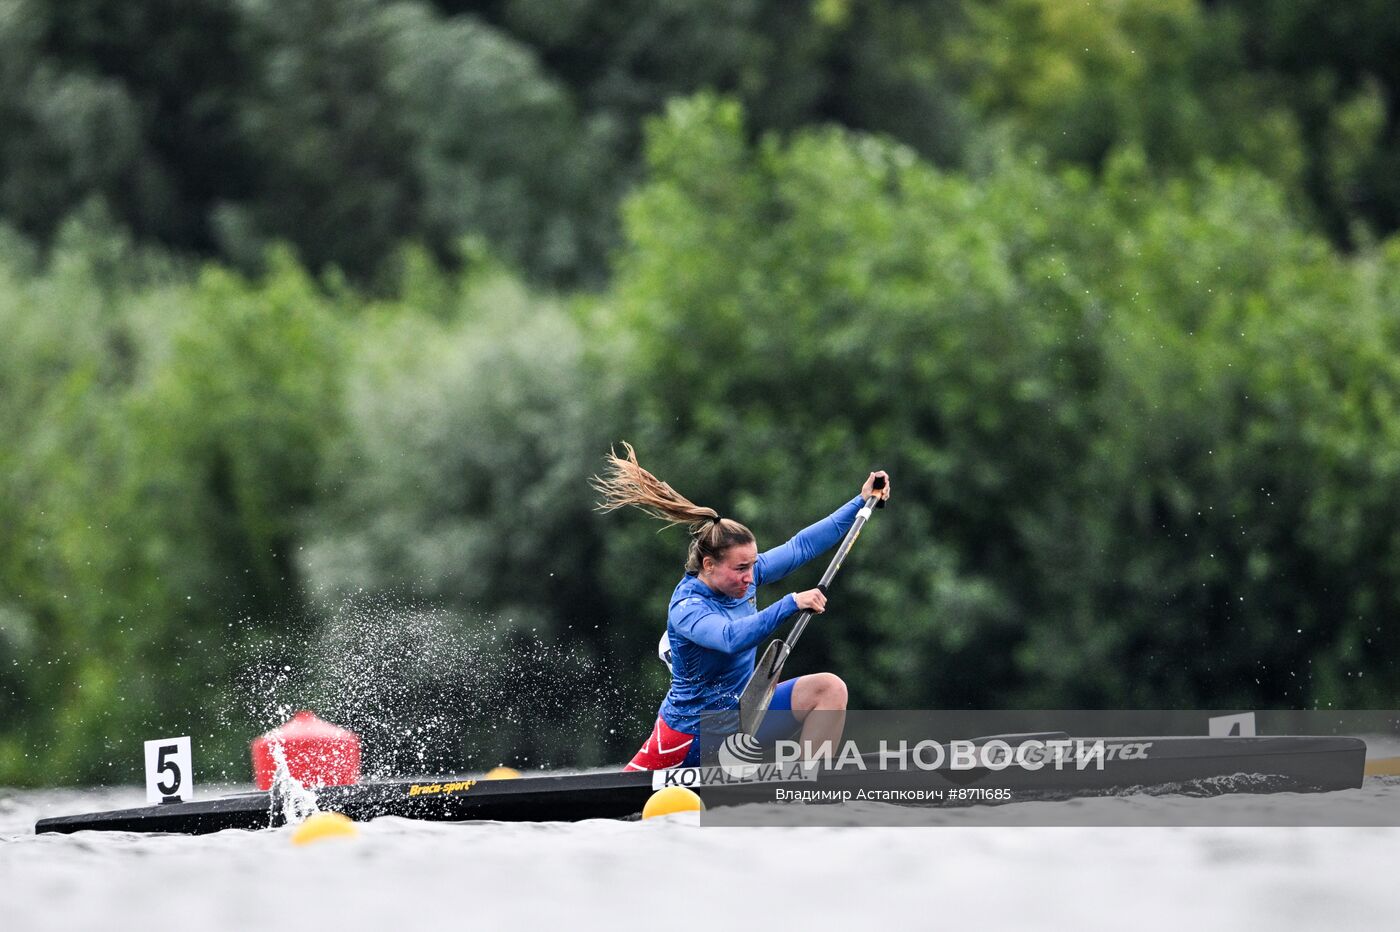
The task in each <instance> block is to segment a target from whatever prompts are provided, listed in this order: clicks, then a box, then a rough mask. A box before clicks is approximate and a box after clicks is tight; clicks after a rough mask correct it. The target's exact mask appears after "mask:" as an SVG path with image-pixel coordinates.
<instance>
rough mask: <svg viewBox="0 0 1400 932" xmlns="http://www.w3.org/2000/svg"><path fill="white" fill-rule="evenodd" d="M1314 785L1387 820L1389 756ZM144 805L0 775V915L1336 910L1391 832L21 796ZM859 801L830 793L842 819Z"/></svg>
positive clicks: (927, 917)
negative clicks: (172, 803) (223, 811)
mask: <svg viewBox="0 0 1400 932" xmlns="http://www.w3.org/2000/svg"><path fill="white" fill-rule="evenodd" d="M214 792H216V791H215V790H213V789H211V790H209V791H208V793H207V794H202V795H213V794H214ZM1325 795H1327V796H1330V797H1333V798H1334V799H1333V802H1341V803H1342V804H1343V805H1345V806H1348V807H1351V808H1352V809H1353V810H1354V809H1355V808H1356V807H1372V808H1373V809H1374V811H1375V812H1376V814H1377V820H1378V821H1391V822H1394V821H1397V820H1396V819H1395V812H1396V809H1397V807H1400V778H1374V777H1372V778H1368V779H1367V781H1366V785H1365V786H1364V787H1363V788H1362V789H1359V790H1354V791H1348V792H1347V793H1342V794H1325ZM142 804H143V798H142V793H141V791H140V790H138V789H135V788H132V789H95V790H48V791H5V790H0V890H3V899H4V907H5V908H4V911H3V914H0V929H5V930H31V929H63V930H72V929H160V930H163V932H165V930H169V932H178V930H181V929H201V930H203V929H215V930H223V929H229V930H235V929H238V930H242V929H248V928H253V927H255V926H256V927H282V928H307V929H310V928H318V927H323V928H334V929H366V930H385V929H398V928H405V927H407V928H437V927H443V928H471V929H478V928H479V929H493V930H509V929H537V928H557V929H569V930H579V929H594V928H598V929H608V930H618V929H626V928H641V929H650V928H659V929H667V930H670V929H686V928H701V927H705V928H714V927H715V926H716V925H725V924H731V923H732V924H742V925H743V926H746V927H748V926H752V925H755V924H758V925H766V926H770V927H778V926H779V925H781V926H782V927H783V928H791V927H792V926H793V924H794V923H798V924H804V923H809V922H810V923H814V924H817V926H818V927H819V928H822V929H840V928H868V927H872V926H875V925H876V924H880V926H877V927H883V926H888V927H891V928H909V927H912V928H929V929H933V928H938V929H948V928H968V927H969V926H975V927H976V928H988V927H990V928H1005V927H1020V928H1025V927H1030V926H1036V927H1050V926H1051V925H1053V926H1055V927H1058V926H1060V925H1062V924H1063V925H1070V924H1072V925H1073V926H1074V927H1077V928H1085V929H1114V930H1119V932H1121V930H1124V929H1132V930H1138V929H1172V930H1179V929H1180V928H1182V927H1183V925H1185V926H1186V927H1188V928H1189V927H1190V926H1191V925H1198V926H1205V927H1211V928H1216V927H1225V926H1227V925H1238V926H1240V927H1243V928H1270V929H1276V928H1286V929H1293V928H1319V929H1321V928H1333V927H1353V928H1354V927H1356V925H1357V924H1359V923H1363V922H1375V923H1377V924H1379V923H1382V922H1386V923H1388V922H1389V921H1390V920H1391V919H1392V917H1393V915H1394V906H1395V902H1396V893H1395V889H1394V873H1393V871H1394V867H1393V858H1394V852H1395V851H1396V848H1397V844H1400V829H1397V828H1379V827H1377V828H1364V827H1363V828H1302V827H1284V828H1222V827H1193V828H1144V827H1137V828H1126V827H1118V828H1085V827H1054V828H1044V827H1026V826H1015V825H1000V826H994V827H988V826H980V825H972V824H970V823H969V822H968V820H969V819H970V818H971V817H970V816H969V815H968V814H967V813H962V814H959V813H950V814H949V816H948V818H947V819H946V820H944V821H943V824H941V825H940V826H938V827H929V828H870V827H800V828H793V827H784V828H777V827H769V828H722V827H712V826H704V827H702V826H700V825H699V824H698V819H697V818H696V817H695V816H694V814H691V813H687V814H682V815H677V816H670V817H667V818H663V819H653V820H649V821H646V822H640V821H635V822H620V821H602V820H595V821H587V822H580V823H525V824H511V823H492V822H482V823H456V824H453V823H423V822H413V821H409V820H405V819H398V818H382V819H377V820H375V821H372V822H369V823H366V824H364V825H362V826H361V827H360V835H359V837H356V838H351V839H334V840H328V841H324V842H321V843H319V844H315V845H309V846H296V845H293V844H291V842H290V836H291V832H292V831H293V830H292V829H290V828H279V829H270V830H264V831H258V832H246V831H225V832H220V833H218V834H215V835H208V836H201V837H187V836H175V835H136V834H127V833H98V832H82V833H78V834H75V835H41V836H36V835H34V834H33V827H34V822H35V820H36V819H38V818H41V817H43V816H49V815H62V814H70V813H76V812H87V811H97V810H102V809H112V808H123V807H127V806H137V805H142ZM1300 804H1301V805H1307V804H1308V798H1307V797H1300V796H1298V795H1296V794H1278V795H1276V796H1253V797H1238V798H1224V797H1221V798H1214V799H1206V800H1202V799H1190V798H1174V797H1155V798H1150V799H1136V798H1130V799H1123V798H1104V799H1090V800H1077V801H1072V802H1062V803H1034V802H1029V803H1021V804H1013V805H1011V806H1005V807H999V808H1001V809H1002V810H1003V812H1004V813H1006V814H1009V815H1008V817H1009V818H1011V819H1012V820H1013V821H1014V817H1015V812H1016V811H1017V810H1018V809H1023V810H1024V809H1025V807H1035V806H1041V807H1044V806H1077V807H1081V808H1082V807H1115V806H1117V807H1124V806H1143V805H1146V806H1153V807H1158V808H1161V807H1168V809H1169V808H1170V807H1180V811H1181V812H1182V813H1183V814H1184V813H1186V812H1192V811H1199V807H1200V806H1202V805H1207V806H1212V805H1213V806H1224V807H1230V806H1251V807H1254V810H1253V811H1254V812H1256V813H1258V812H1260V811H1261V810H1260V808H1259V807H1264V808H1263V811H1265V812H1267V811H1268V810H1269V809H1270V808H1274V809H1277V810H1278V813H1279V815H1280V816H1281V817H1282V816H1283V815H1284V814H1285V812H1286V810H1287V809H1288V808H1289V807H1296V806H1298V805H1300ZM869 805H871V806H873V807H876V808H877V809H878V805H879V804H869ZM1025 811H1028V812H1029V811H1033V810H1025ZM1101 814H1105V815H1108V814H1109V813H1107V812H1105V813H1101ZM869 815H870V812H869V811H866V812H861V811H860V810H857V809H853V810H852V818H853V821H854V820H856V819H865V818H866V817H868V816H869ZM1034 818H1037V819H1038V818H1041V816H1035V817H1034ZM895 923H898V925H897V926H896V925H894V924H895Z"/></svg>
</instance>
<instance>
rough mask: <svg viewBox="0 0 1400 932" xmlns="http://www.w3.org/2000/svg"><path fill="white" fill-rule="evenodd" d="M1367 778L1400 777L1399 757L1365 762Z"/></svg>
mask: <svg viewBox="0 0 1400 932" xmlns="http://www.w3.org/2000/svg"><path fill="white" fill-rule="evenodd" d="M1366 776H1368V777H1400V757H1381V758H1377V759H1376V760H1368V761H1367V762H1366Z"/></svg>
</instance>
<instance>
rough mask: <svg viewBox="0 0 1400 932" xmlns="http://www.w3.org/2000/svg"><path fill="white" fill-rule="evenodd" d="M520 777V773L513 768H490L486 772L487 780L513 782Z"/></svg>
mask: <svg viewBox="0 0 1400 932" xmlns="http://www.w3.org/2000/svg"><path fill="white" fill-rule="evenodd" d="M519 777H520V771H518V770H516V769H515V768H514V767H492V768H491V769H490V770H488V771H487V772H486V779H487V780H515V779H518V778H519Z"/></svg>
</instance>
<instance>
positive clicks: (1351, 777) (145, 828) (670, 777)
mask: <svg viewBox="0 0 1400 932" xmlns="http://www.w3.org/2000/svg"><path fill="white" fill-rule="evenodd" d="M1079 740H1083V741H1085V742H1091V743H1092V742H1093V741H1095V740H1102V741H1103V742H1104V744H1105V747H1106V754H1105V759H1104V760H1103V761H1102V766H1094V765H1093V763H1092V762H1090V763H1089V765H1086V766H1083V767H1081V766H1079V763H1080V762H1079V761H1075V760H1074V759H1071V760H1070V761H1068V762H1064V761H1061V762H1060V763H1061V766H1051V765H1049V764H1045V765H1043V766H1041V767H1039V768H1038V769H1032V768H1028V767H1024V766H1019V765H1015V764H1013V765H1011V766H1007V767H1005V768H1004V769H996V770H992V769H988V768H985V767H974V768H971V769H962V770H958V769H953V768H951V767H946V766H945V767H942V768H939V769H937V770H932V771H922V770H896V771H881V770H878V769H876V761H875V760H874V757H873V756H872V755H867V757H866V761H868V762H869V763H870V767H869V769H866V770H859V771H855V770H851V769H849V768H847V769H840V770H828V771H821V772H819V773H818V774H817V776H816V778H815V779H809V780H792V781H784V780H783V779H781V778H778V779H769V780H767V781H766V782H763V783H759V784H755V783H754V782H751V781H736V780H734V779H733V778H731V777H730V776H729V774H727V773H726V772H725V771H723V770H722V769H721V768H719V767H701V768H688V769H684V770H672V771H657V772H655V773H650V772H633V773H584V774H555V775H546V776H537V777H522V778H519V779H513V780H481V779H475V778H472V777H442V778H432V779H422V780H385V781H375V782H369V783H361V784H356V785H353V786H336V787H326V788H324V789H321V790H318V791H317V792H316V798H317V805H318V806H319V808H320V809H322V810H325V811H331V812H340V813H343V814H345V815H347V816H349V817H350V818H352V819H354V820H356V821H365V820H368V819H373V818H377V817H379V816H398V817H402V818H409V819H422V820H427V821H469V820H492V821H503V822H517V821H538V822H550V821H564V822H574V821H582V820H584V819H625V818H629V817H633V816H636V815H638V814H639V813H640V812H641V811H642V807H643V806H644V805H645V804H646V802H647V800H648V799H649V798H650V797H651V794H652V793H653V792H654V791H655V790H656V789H657V788H660V787H661V786H663V785H681V786H688V787H690V788H692V789H695V790H696V791H698V792H699V793H700V794H701V796H702V798H703V799H704V801H705V804H706V806H708V807H714V806H724V805H734V804H739V803H748V802H754V801H756V800H759V799H761V798H763V797H765V796H766V797H768V798H771V796H772V794H773V792H774V791H775V790H776V789H779V788H783V787H790V788H792V789H794V790H812V789H820V790H824V791H832V792H839V791H840V790H842V789H854V788H863V789H910V788H918V789H926V790H949V789H954V788H958V789H966V788H968V787H977V786H988V787H990V786H995V787H997V788H1000V789H1006V790H1010V791H1012V792H1013V793H1014V798H1015V799H1017V800H1025V799H1033V798H1036V796H1037V794H1041V795H1044V796H1047V797H1054V798H1062V797H1065V796H1076V795H1097V794H1102V793H1108V792H1131V791H1133V790H1134V789H1142V788H1150V787H1162V786H1170V785H1172V784H1189V783H1193V782H1200V781H1209V780H1213V779H1217V778H1225V777H1233V776H1237V775H1245V776H1248V777H1251V779H1248V780H1241V781H1237V782H1236V783H1232V784H1230V785H1228V786H1226V787H1224V788H1223V789H1221V792H1255V793H1259V792H1266V793H1267V792H1329V791H1335V790H1346V789H1354V788H1357V787H1359V786H1361V783H1362V780H1363V779H1364V772H1365V761H1366V745H1365V742H1363V741H1362V740H1360V739H1358V738H1350V737H1325V736H1324V737H1300V736H1277V737H1241V738H1198V737H1156V738H1105V739H1079ZM1010 743H1011V745H1012V746H1013V747H1015V746H1016V742H1015V741H1012V742H1010ZM996 763H999V761H993V764H996ZM778 772H779V771H777V770H775V769H774V768H773V767H771V766H770V767H769V768H767V770H765V771H764V772H763V773H762V774H760V776H769V777H772V776H774V775H775V774H777V773H778ZM957 797H958V798H959V799H963V800H968V799H972V800H976V799H977V798H978V797H977V795H976V794H957ZM280 808H281V807H280V806H278V805H277V800H276V799H275V798H274V797H273V795H272V794H270V793H265V792H264V793H244V794H238V795H234V796H226V797H222V798H219V799H212V800H199V801H193V802H186V803H168V804H163V805H157V806H144V807H140V808H135V809H123V810H116V811H111V812H98V813H88V814H83V815H71V816H57V817H53V818H46V819H41V820H39V822H38V823H37V824H36V825H35V831H36V832H60V833H69V832H78V831H122V832H171V833H181V834H208V833H211V832H218V831H223V830H225V829H262V828H269V827H275V826H277V825H279V824H282V816H281V814H280Z"/></svg>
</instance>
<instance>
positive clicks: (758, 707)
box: [739, 639, 788, 735]
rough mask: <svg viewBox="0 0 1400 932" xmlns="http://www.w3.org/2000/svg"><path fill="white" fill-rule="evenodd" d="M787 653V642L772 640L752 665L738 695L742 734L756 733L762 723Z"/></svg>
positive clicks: (776, 686)
mask: <svg viewBox="0 0 1400 932" xmlns="http://www.w3.org/2000/svg"><path fill="white" fill-rule="evenodd" d="M787 655H788V646H787V643H786V642H785V641H783V640H782V639H777V640H774V641H772V642H770V643H769V645H768V649H767V650H765V651H764V652H763V656H762V657H760V658H759V660H758V665H757V666H756V667H754V671H753V676H751V677H749V681H748V683H747V684H746V685H745V686H744V691H743V692H742V693H741V694H740V695H739V728H740V730H742V731H743V732H744V734H746V735H752V734H754V733H756V732H757V731H758V726H759V725H761V724H763V716H764V715H765V714H766V713H767V712H768V705H769V703H771V702H772V701H773V690H775V689H777V688H778V677H779V676H781V675H782V672H783V662H784V661H785V660H787Z"/></svg>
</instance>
